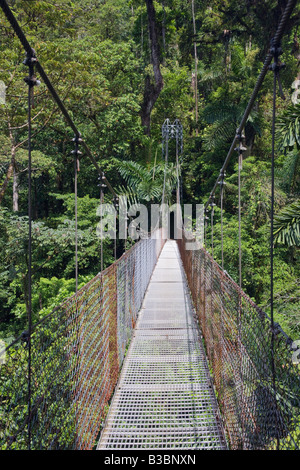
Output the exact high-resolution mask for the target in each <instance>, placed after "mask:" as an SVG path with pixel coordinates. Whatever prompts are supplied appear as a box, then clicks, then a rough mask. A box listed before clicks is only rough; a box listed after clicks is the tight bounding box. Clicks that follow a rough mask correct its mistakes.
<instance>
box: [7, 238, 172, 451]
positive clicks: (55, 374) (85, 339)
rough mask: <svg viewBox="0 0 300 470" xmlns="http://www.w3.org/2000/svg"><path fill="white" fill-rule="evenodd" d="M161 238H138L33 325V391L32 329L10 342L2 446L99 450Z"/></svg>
mask: <svg viewBox="0 0 300 470" xmlns="http://www.w3.org/2000/svg"><path fill="white" fill-rule="evenodd" d="M163 244H164V239H163V237H162V231H161V230H157V231H156V232H154V233H153V234H152V236H151V237H149V238H145V239H142V240H140V241H139V242H138V243H136V244H135V245H134V246H133V247H132V248H131V249H130V250H129V251H127V252H126V253H125V254H124V255H123V256H122V257H121V258H120V259H119V260H118V261H116V262H115V263H114V264H112V265H111V266H109V267H108V268H107V269H105V270H104V271H103V272H101V273H99V274H98V275H97V276H96V277H95V278H94V279H92V280H91V281H90V282H89V283H88V284H86V285H85V286H84V287H82V288H81V289H80V290H79V291H78V293H77V295H73V296H72V297H71V298H69V299H67V300H66V301H65V302H64V303H62V304H61V305H60V306H59V307H57V308H56V309H55V310H54V311H53V312H52V313H51V314H49V315H48V316H47V317H45V318H44V319H42V320H41V321H40V322H39V323H38V324H36V325H35V326H34V327H33V330H32V335H31V390H30V391H31V393H30V396H29V395H28V359H29V357H28V356H29V354H28V336H27V333H26V332H24V333H23V334H22V336H21V337H20V338H18V339H17V340H16V341H14V342H13V343H12V344H11V345H10V346H8V347H7V348H6V351H5V353H6V354H5V356H6V360H5V362H4V364H2V365H1V366H0V443H1V444H0V448H1V449H27V448H31V449H33V450H34V449H39V450H40V449H49V450H50V449H92V448H94V446H95V444H96V441H97V437H98V435H99V432H100V430H101V424H102V423H103V422H104V419H105V415H106V412H107V410H108V403H109V399H110V397H111V395H112V392H113V389H114V387H115V385H116V382H117V379H118V375H119V371H120V367H121V364H122V362H123V359H124V355H125V352H126V346H127V345H128V342H129V340H130V338H131V334H132V331H133V328H134V325H135V322H136V319H137V315H138V312H139V310H140V307H141V304H142V301H143V297H144V294H145V291H146V289H147V286H148V283H149V280H150V277H151V274H152V271H153V269H154V266H155V264H156V261H157V258H158V256H159V253H160V251H161V249H162V246H163ZM29 399H30V407H28V401H29ZM28 409H30V415H29V414H28ZM29 440H30V442H29Z"/></svg>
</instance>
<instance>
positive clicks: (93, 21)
mask: <svg viewBox="0 0 300 470" xmlns="http://www.w3.org/2000/svg"><path fill="white" fill-rule="evenodd" d="M285 4H286V0H260V1H257V0H239V1H237V0H225V1H224V0H222V1H220V0H210V1H208V0H202V1H199V0H159V1H154V2H153V3H152V1H150V0H146V1H144V0H81V1H80V2H76V1H70V0H41V1H35V0H32V1H24V0H10V1H9V5H10V7H11V8H12V10H13V12H14V14H15V15H16V17H17V19H18V21H19V23H20V25H21V26H22V28H23V30H24V32H25V34H26V36H27V38H28V40H29V42H30V44H31V45H32V47H33V48H34V49H35V51H36V54H37V57H38V59H39V60H40V62H41V64H42V65H43V68H44V70H45V71H46V73H47V74H48V76H49V77H50V79H51V81H52V82H53V84H54V86H55V88H56V90H57V91H58V93H59V95H60V97H61V98H62V100H63V102H64V104H65V106H66V108H67V109H68V110H69V112H70V114H71V116H72V118H73V119H74V122H75V123H76V125H77V126H78V128H79V129H80V131H81V133H82V135H83V137H84V139H85V140H86V142H87V144H88V145H89V147H90V149H91V150H92V151H93V152H94V155H95V158H96V160H97V162H98V163H99V165H100V166H101V168H102V169H103V170H104V171H105V174H106V176H107V178H108V180H109V181H110V183H111V184H112V186H113V187H114V188H115V190H118V191H119V192H120V193H121V192H122V188H124V187H125V186H126V185H127V188H129V189H128V191H130V194H131V195H132V196H133V197H135V198H137V199H138V200H140V202H143V203H145V204H149V203H151V202H159V201H160V200H161V192H162V181H163V161H162V157H161V153H162V151H161V127H162V124H163V122H164V120H165V119H166V118H169V119H170V120H171V121H174V120H175V119H179V120H180V121H181V123H182V125H183V132H184V152H183V163H182V176H183V203H205V202H206V201H207V198H208V196H209V193H210V190H211V189H212V186H213V184H214V182H215V181H216V179H217V177H218V175H219V171H220V168H221V167H222V164H223V162H224V159H225V157H226V154H227V152H228V149H229V146H230V144H231V142H232V139H233V137H234V135H235V130H236V128H237V127H238V124H239V122H240V119H241V117H242V115H243V112H244V109H245V107H246V105H247V102H248V100H249V97H250V96H251V92H252V89H253V87H254V85H255V82H256V80H257V77H258V75H259V72H260V70H261V68H262V64H263V61H264V58H265V56H266V54H267V52H268V49H269V45H270V39H271V38H272V36H273V34H274V32H275V30H276V27H277V25H278V22H279V19H280V15H281V14H282V11H283V9H284V6H285ZM299 19H300V6H299V4H298V6H297V7H296V9H295V10H294V12H293V14H292V16H291V18H290V20H289V23H288V27H287V30H286V34H285V36H284V40H283V42H282V47H283V54H282V56H281V60H282V61H283V62H284V63H285V64H286V66H285V69H283V70H282V72H281V81H282V86H283V91H284V94H285V97H286V99H285V100H283V99H281V98H278V100H277V116H278V118H277V127H276V192H275V196H276V197H275V210H276V223H275V235H276V244H275V286H274V288H275V312H276V318H275V319H276V321H278V322H279V323H280V324H281V326H282V327H283V329H284V330H285V331H286V333H287V334H289V335H290V336H291V337H292V338H293V339H298V338H300V313H299V306H300V264H299V260H300V256H299V245H300V206H299V193H300V171H299V170H300V73H299V63H300V36H299ZM0 41H1V52H0V54H1V58H0V80H1V81H2V95H1V99H2V101H1V104H0V112H1V123H0V147H1V152H0V266H1V269H0V323H1V326H0V338H1V339H4V340H5V341H6V342H7V343H8V342H9V341H10V340H11V339H12V338H13V337H15V336H16V335H17V334H19V333H20V332H21V331H22V330H23V329H24V328H25V327H26V317H27V309H28V305H27V304H28V299H27V272H28V254H27V248H28V218H27V210H28V207H27V197H28V181H27V178H28V165H27V130H28V129H27V86H26V84H25V83H24V77H26V75H27V73H28V70H27V68H26V67H25V66H24V65H23V60H24V58H25V53H24V50H23V48H22V46H21V44H20V42H19V40H18V38H17V37H16V35H15V33H14V32H13V31H12V29H11V27H10V25H9V24H8V22H7V21H6V19H5V18H4V15H3V14H2V12H1V13H0ZM272 82H273V76H272V73H271V72H270V73H269V74H268V75H267V77H266V79H265V81H264V83H263V86H262V88H261V90H260V93H259V97H258V100H257V102H256V104H255V106H254V109H253V111H252V112H251V114H250V117H249V119H248V122H247V124H246V128H245V135H246V147H247V151H246V152H245V154H244V161H243V168H242V253H243V287H244V290H245V291H246V292H247V293H248V295H249V296H250V297H251V298H253V299H254V300H255V301H256V302H257V303H258V304H259V305H260V306H261V307H262V308H263V309H264V310H265V311H266V312H268V309H269V296H270V280H269V279H270V274H269V272H270V257H269V252H270V246H269V244H270V218H269V215H270V182H271V179H270V178H271V124H272V122H271V120H272ZM3 85H5V87H6V88H5V94H6V99H5V100H4V98H3V90H4V87H3ZM34 93H35V98H34V109H33V121H32V123H33V124H32V125H33V152H32V156H33V217H34V222H33V265H32V269H33V313H34V321H37V320H38V319H39V318H41V317H42V316H44V315H46V314H47V313H49V312H50V311H51V309H52V308H53V307H55V306H56V305H57V304H58V303H59V302H60V301H61V300H62V299H64V298H66V297H68V296H69V295H71V294H73V292H74V289H75V279H74V243H75V235H74V234H75V225H74V162H73V157H72V155H71V150H72V149H73V148H74V143H73V142H72V138H73V137H74V136H73V134H72V131H71V130H70V129H69V128H68V127H67V125H66V124H65V122H64V119H63V117H62V115H61V114H60V112H59V111H58V109H57V106H56V105H55V103H54V102H53V101H52V99H51V97H50V95H49V92H48V90H47V88H46V86H45V85H44V84H43V83H41V85H40V86H39V87H36V88H35V90H34ZM170 155H171V152H170ZM172 158H173V157H172V156H170V169H169V172H168V182H169V192H168V195H169V198H170V200H171V199H172V191H171V189H172V188H171V182H172V178H173V173H172ZM173 161H174V159H173ZM226 182H227V184H226V188H225V200H224V257H225V258H224V267H225V269H226V270H227V271H228V273H229V274H230V275H231V276H232V277H233V278H234V279H235V280H237V279H238V219H237V192H238V186H237V156H236V157H235V156H234V157H232V159H231V162H230V165H229V167H228V170H227V175H226ZM98 183H99V181H98V174H97V172H96V171H95V168H94V167H93V165H92V164H91V163H90V161H89V160H88V159H87V158H85V157H84V156H83V157H82V158H81V162H80V173H79V179H78V184H79V188H78V191H79V192H78V195H79V199H78V211H79V219H78V220H79V222H78V223H79V275H80V276H79V281H80V285H83V284H84V283H86V282H87V280H89V279H91V278H92V277H93V276H94V275H96V274H97V273H98V272H99V270H100V242H99V239H98V238H97V236H96V226H97V223H98V220H99V217H98V216H97V213H96V209H97V206H98V205H99V187H98ZM173 197H174V196H173ZM105 200H106V201H107V202H108V201H110V200H111V199H110V197H109V194H108V192H107V193H106V195H105ZM215 202H216V204H217V206H216V208H215V226H214V233H215V241H214V255H215V257H216V259H217V261H219V262H220V259H221V248H220V209H219V206H220V204H219V192H218V193H217V198H216V201H215ZM208 240H209V232H208ZM207 248H208V250H209V249H210V246H209V245H208V247H207ZM122 250H123V244H122V243H119V246H118V254H119V255H120V254H122ZM113 260H114V258H113V246H112V243H111V242H110V241H106V242H105V243H104V263H105V266H107V265H109V264H110V263H112V262H113Z"/></svg>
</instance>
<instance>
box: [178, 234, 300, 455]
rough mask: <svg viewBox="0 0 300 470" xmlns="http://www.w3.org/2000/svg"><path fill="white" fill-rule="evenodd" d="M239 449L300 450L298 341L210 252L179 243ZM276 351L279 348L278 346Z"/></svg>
mask: <svg viewBox="0 0 300 470" xmlns="http://www.w3.org/2000/svg"><path fill="white" fill-rule="evenodd" d="M178 244H179V249H180V252H181V257H182V260H183V264H184V268H185V272H186V276H187V280H188V284H189V287H190V290H191V294H192V297H193V301H194V305H195V309H196V311H197V315H198V319H199V323H200V326H201V329H202V333H203V336H204V341H205V347H206V351H207V355H208V359H209V362H210V364H211V367H212V371H213V377H214V383H215V387H216V391H217V396H218V400H219V404H220V408H221V413H222V417H223V420H224V426H225V428H226V431H227V436H228V440H229V444H230V447H231V448H232V449H276V448H278V449H299V448H300V428H299V425H300V397H299V386H300V365H299V361H298V363H297V361H295V351H294V349H293V341H292V340H291V339H290V338H289V337H288V336H287V335H286V334H285V333H284V332H283V331H282V329H281V328H280V326H279V325H277V324H276V325H275V327H276V328H275V331H273V335H274V336H273V338H274V340H273V341H272V340H271V338H272V329H271V322H270V319H269V317H268V316H267V315H266V314H265V313H264V312H263V311H262V310H261V309H260V308H259V307H258V306H257V305H256V304H255V303H254V302H253V301H252V300H251V299H250V298H249V297H248V296H247V295H246V294H245V293H244V292H243V291H242V290H241V289H240V288H239V286H238V285H237V284H236V283H235V282H234V281H233V280H232V279H231V278H230V276H229V275H228V274H227V273H225V272H224V271H223V270H222V268H221V267H220V266H219V265H218V264H217V263H216V262H215V261H214V260H213V258H212V257H211V256H210V254H209V253H208V252H207V251H205V249H198V250H189V249H186V248H187V245H186V244H187V238H185V237H183V239H182V240H179V241H178ZM272 345H273V346H272Z"/></svg>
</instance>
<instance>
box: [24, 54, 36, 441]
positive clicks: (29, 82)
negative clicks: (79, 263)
mask: <svg viewBox="0 0 300 470" xmlns="http://www.w3.org/2000/svg"><path fill="white" fill-rule="evenodd" d="M35 61H36V59H35V54H34V51H33V50H30V53H29V52H28V53H27V57H26V59H25V61H24V65H27V66H28V70H29V74H28V77H26V78H25V82H26V83H27V85H28V300H27V302H28V338H27V346H28V382H27V386H28V404H27V405H28V450H30V449H31V395H32V390H31V387H32V377H31V373H32V370H31V334H32V269H31V266H32V194H31V193H32V184H31V183H32V156H31V150H32V148H31V134H32V129H31V107H32V100H33V87H34V85H36V80H35V78H34V63H35Z"/></svg>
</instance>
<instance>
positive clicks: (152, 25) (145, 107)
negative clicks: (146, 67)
mask: <svg viewBox="0 0 300 470" xmlns="http://www.w3.org/2000/svg"><path fill="white" fill-rule="evenodd" d="M145 1H146V5H147V13H148V25H149V37H150V46H151V63H152V66H153V73H154V82H155V83H153V81H152V80H151V77H150V75H147V76H146V78H145V89H144V101H143V103H142V107H141V120H142V125H143V126H144V127H145V133H146V134H147V135H150V122H151V111H152V109H153V106H154V105H155V102H156V100H157V98H158V97H159V94H160V92H161V90H162V88H163V78H162V75H161V71H160V57H159V55H160V54H159V45H158V38H157V28H156V19H155V9H154V5H153V0H145Z"/></svg>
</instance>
